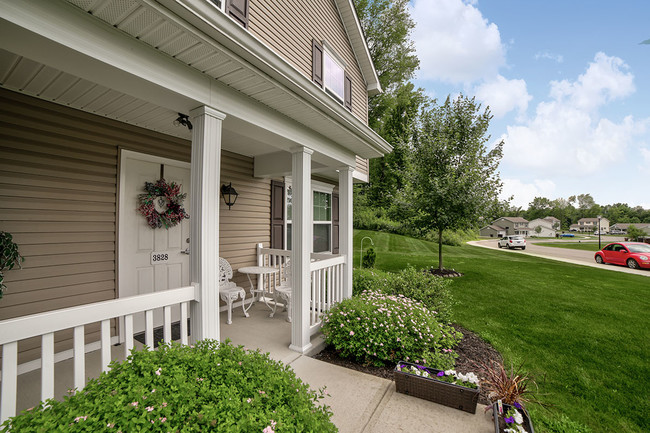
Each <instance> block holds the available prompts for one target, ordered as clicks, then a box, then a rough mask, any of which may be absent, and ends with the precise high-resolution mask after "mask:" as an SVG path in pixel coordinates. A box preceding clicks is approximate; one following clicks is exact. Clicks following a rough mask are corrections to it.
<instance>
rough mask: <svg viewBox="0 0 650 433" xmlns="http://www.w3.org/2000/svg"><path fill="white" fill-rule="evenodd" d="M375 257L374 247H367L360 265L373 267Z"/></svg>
mask: <svg viewBox="0 0 650 433" xmlns="http://www.w3.org/2000/svg"><path fill="white" fill-rule="evenodd" d="M376 259H377V254H375V249H374V248H373V247H370V248H368V249H367V250H366V252H365V254H364V255H363V258H362V259H361V267H362V268H367V269H370V268H374V267H375V260H376Z"/></svg>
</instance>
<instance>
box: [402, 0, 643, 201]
mask: <svg viewBox="0 0 650 433" xmlns="http://www.w3.org/2000/svg"><path fill="white" fill-rule="evenodd" d="M411 8H412V9H411V16H412V18H413V19H414V20H415V22H416V28H415V30H414V32H413V34H412V35H411V37H412V39H413V40H414V42H415V45H416V50H417V55H418V57H419V58H420V70H419V71H418V73H417V78H416V80H415V82H416V85H418V86H420V87H423V88H424V89H425V90H426V92H427V94H429V95H430V96H431V97H434V98H438V100H440V101H443V100H444V99H445V98H446V97H447V95H448V94H451V95H456V94H458V93H460V92H462V93H463V94H465V95H468V96H476V97H477V99H478V100H480V101H481V102H482V103H483V105H484V106H485V105H489V106H490V108H491V111H492V113H493V115H494V119H493V120H492V123H491V126H490V134H491V136H492V141H498V140H501V139H503V140H504V142H505V146H504V157H503V160H502V162H501V165H500V172H501V179H502V180H503V181H504V190H503V193H502V197H503V198H505V197H509V196H514V199H513V201H512V204H513V205H516V206H522V207H524V208H526V207H527V206H528V203H529V202H530V201H531V200H532V199H533V198H534V197H536V196H542V197H547V198H550V199H555V198H559V197H563V198H568V197H569V196H571V195H577V194H584V193H589V194H591V195H592V196H593V197H594V199H595V200H596V203H599V204H601V205H606V204H613V203H619V202H620V203H628V204H629V205H630V206H643V207H644V208H646V209H650V45H643V44H640V42H642V41H645V40H647V39H650V26H648V17H649V16H650V1H647V0H629V1H628V0H621V1H618V2H616V1H612V0H609V1H605V0H478V1H477V0H412V1H411Z"/></svg>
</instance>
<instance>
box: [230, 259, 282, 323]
mask: <svg viewBox="0 0 650 433" xmlns="http://www.w3.org/2000/svg"><path fill="white" fill-rule="evenodd" d="M237 270H238V271H239V272H240V273H242V274H246V276H247V277H248V282H249V283H250V285H251V297H252V298H253V299H251V303H250V304H248V308H247V309H246V310H245V311H246V312H248V310H250V309H251V307H252V306H253V304H254V303H255V294H256V293H259V294H260V296H261V297H262V300H263V301H264V304H266V306H267V307H268V308H269V310H271V311H273V307H271V306H270V305H269V303H268V302H267V301H266V295H267V294H268V295H271V294H270V293H268V292H267V291H266V288H265V285H264V284H262V288H261V289H257V288H255V286H253V280H251V274H254V275H259V276H260V277H263V276H264V275H271V274H277V273H278V272H280V270H279V269H278V268H273V267H270V266H246V267H244V268H239V269H237Z"/></svg>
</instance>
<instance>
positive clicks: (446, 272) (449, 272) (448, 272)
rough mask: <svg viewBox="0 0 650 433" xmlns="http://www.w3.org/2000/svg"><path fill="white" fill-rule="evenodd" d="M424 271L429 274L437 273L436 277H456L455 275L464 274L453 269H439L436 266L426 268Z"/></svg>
mask: <svg viewBox="0 0 650 433" xmlns="http://www.w3.org/2000/svg"><path fill="white" fill-rule="evenodd" d="M423 272H424V273H427V274H431V275H435V276H436V277H444V278H455V277H462V276H463V274H461V273H460V272H458V271H455V270H453V269H438V268H434V267H431V268H428V269H424V270H423Z"/></svg>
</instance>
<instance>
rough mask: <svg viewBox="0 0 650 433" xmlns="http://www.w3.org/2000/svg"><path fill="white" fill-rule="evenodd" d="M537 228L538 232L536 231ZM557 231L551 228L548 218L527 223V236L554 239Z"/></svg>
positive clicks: (551, 222)
mask: <svg viewBox="0 0 650 433" xmlns="http://www.w3.org/2000/svg"><path fill="white" fill-rule="evenodd" d="M537 227H539V231H538V229H537ZM556 233H557V230H556V229H555V228H553V221H552V220H549V219H548V218H537V219H534V220H532V221H529V222H528V234H529V235H530V236H539V237H542V238H554V237H555V235H556Z"/></svg>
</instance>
